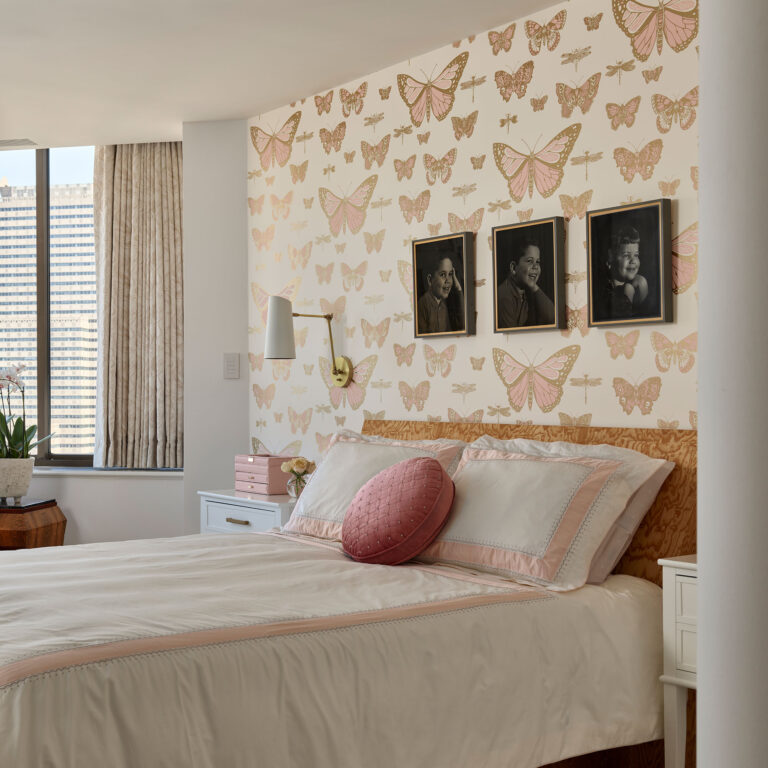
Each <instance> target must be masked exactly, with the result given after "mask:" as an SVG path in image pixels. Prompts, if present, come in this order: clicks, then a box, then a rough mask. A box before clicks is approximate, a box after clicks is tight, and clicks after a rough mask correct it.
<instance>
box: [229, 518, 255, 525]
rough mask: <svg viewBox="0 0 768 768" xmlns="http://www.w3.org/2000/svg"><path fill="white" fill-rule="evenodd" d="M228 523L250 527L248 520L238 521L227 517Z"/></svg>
mask: <svg viewBox="0 0 768 768" xmlns="http://www.w3.org/2000/svg"><path fill="white" fill-rule="evenodd" d="M227 522H228V523H236V524H237V525H250V524H251V521H250V520H238V519H237V518H236V517H228V518H227Z"/></svg>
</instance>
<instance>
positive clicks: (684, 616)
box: [675, 573, 696, 624]
mask: <svg viewBox="0 0 768 768" xmlns="http://www.w3.org/2000/svg"><path fill="white" fill-rule="evenodd" d="M675 615H676V618H677V621H682V622H685V623H687V624H696V578H695V577H692V576H683V575H682V574H679V573H678V574H677V576H676V578H675Z"/></svg>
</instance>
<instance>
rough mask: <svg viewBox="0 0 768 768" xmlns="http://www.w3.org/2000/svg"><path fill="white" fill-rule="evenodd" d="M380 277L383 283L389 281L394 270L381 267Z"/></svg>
mask: <svg viewBox="0 0 768 768" xmlns="http://www.w3.org/2000/svg"><path fill="white" fill-rule="evenodd" d="M379 277H380V278H381V282H382V283H388V282H389V278H390V277H392V270H391V269H380V270H379Z"/></svg>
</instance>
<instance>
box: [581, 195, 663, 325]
mask: <svg viewBox="0 0 768 768" xmlns="http://www.w3.org/2000/svg"><path fill="white" fill-rule="evenodd" d="M670 220H671V201H670V200H650V201H649V202H647V203H632V204H631V205H620V206H617V207H615V208H604V209H602V210H599V211H588V212H587V284H588V291H589V318H588V320H589V325H598V326H599V325H626V324H632V325H634V324H636V323H671V322H672V236H671V226H670Z"/></svg>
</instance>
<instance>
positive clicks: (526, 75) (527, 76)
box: [494, 61, 533, 101]
mask: <svg viewBox="0 0 768 768" xmlns="http://www.w3.org/2000/svg"><path fill="white" fill-rule="evenodd" d="M532 77H533V62H532V61H526V62H525V64H523V65H522V66H521V67H520V68H519V69H518V70H516V71H515V72H512V73H510V72H505V71H504V70H503V69H500V70H498V71H497V72H496V74H495V75H494V80H495V81H496V87H497V88H498V89H499V93H500V94H501V98H502V99H504V101H509V100H510V99H511V98H512V95H513V94H514V95H515V96H517V98H518V99H522V98H523V96H525V92H526V90H527V89H528V83H530V82H531V78H532Z"/></svg>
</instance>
